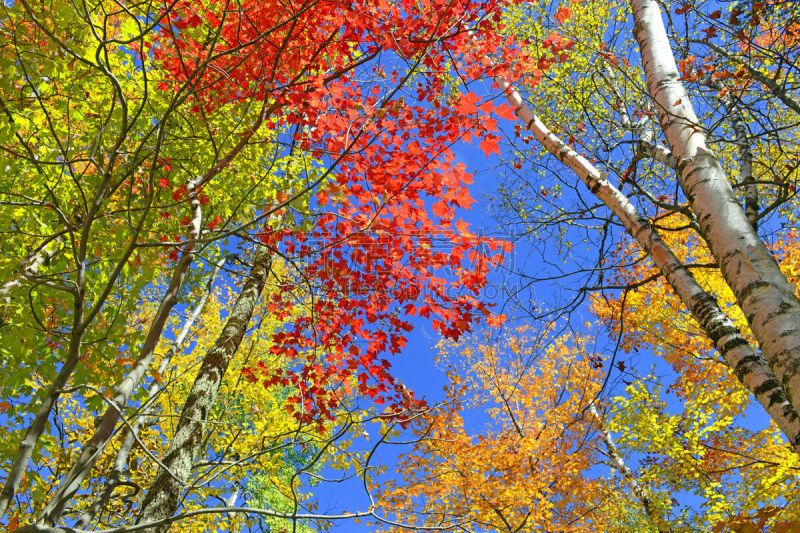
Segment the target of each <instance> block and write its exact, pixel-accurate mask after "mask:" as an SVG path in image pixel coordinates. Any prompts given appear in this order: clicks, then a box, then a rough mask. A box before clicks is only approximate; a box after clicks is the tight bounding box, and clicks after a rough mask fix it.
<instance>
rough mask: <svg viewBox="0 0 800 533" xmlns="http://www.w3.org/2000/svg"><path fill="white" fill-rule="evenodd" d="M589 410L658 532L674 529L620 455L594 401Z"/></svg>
mask: <svg viewBox="0 0 800 533" xmlns="http://www.w3.org/2000/svg"><path fill="white" fill-rule="evenodd" d="M588 411H589V414H591V415H592V416H593V417H594V418H595V420H597V429H598V431H599V432H600V438H601V439H602V440H603V444H605V447H606V455H607V456H608V458H609V459H611V461H612V462H613V463H614V468H616V469H617V471H618V472H619V473H620V475H621V476H622V479H624V480H625V483H626V484H627V485H628V488H629V489H631V493H633V495H634V496H635V497H636V499H637V500H639V502H640V503H641V504H642V508H643V509H644V512H645V514H646V515H647V516H648V518H650V521H651V522H653V525H655V526H656V528H657V529H658V532H659V533H670V532H671V531H672V529H671V528H670V527H669V524H668V523H667V521H666V520H664V517H663V516H661V513H660V512H659V511H658V509H656V508H655V507H653V500H651V499H650V495H648V494H647V491H646V490H645V489H644V487H642V484H641V483H639V480H638V479H636V475H635V474H634V473H633V471H632V470H631V469H630V468H629V467H628V465H627V463H625V459H623V458H622V455H620V453H619V450H618V449H617V445H616V444H614V439H613V438H612V437H611V432H610V431H608V428H606V425H605V423H604V422H603V419H602V418H601V416H600V413H599V412H598V411H597V408H595V406H594V404H593V403H590V404H589V408H588Z"/></svg>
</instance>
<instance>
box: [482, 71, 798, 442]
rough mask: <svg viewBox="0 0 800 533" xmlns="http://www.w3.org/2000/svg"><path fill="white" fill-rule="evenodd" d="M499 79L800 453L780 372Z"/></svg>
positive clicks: (626, 204)
mask: <svg viewBox="0 0 800 533" xmlns="http://www.w3.org/2000/svg"><path fill="white" fill-rule="evenodd" d="M494 80H495V83H497V84H498V86H499V87H500V89H501V90H502V91H503V93H504V94H505V96H506V98H507V99H508V102H509V104H511V106H512V107H513V108H514V110H515V113H516V115H517V116H518V117H519V118H520V119H522V121H523V122H524V123H525V125H526V128H527V129H528V131H530V132H531V133H533V134H534V136H535V137H536V139H537V140H538V141H539V142H540V143H541V144H542V146H544V147H545V148H546V149H547V150H548V151H549V152H550V153H551V154H552V155H554V156H556V157H557V158H558V159H559V160H560V161H561V162H563V163H564V164H565V165H567V166H568V167H569V168H570V169H572V170H573V171H574V172H575V173H576V174H577V175H578V177H580V179H581V180H582V181H583V183H584V184H585V185H586V186H587V187H588V188H589V190H590V191H591V192H592V193H593V194H594V195H595V196H596V197H597V198H598V199H599V200H600V201H602V202H603V203H604V204H605V205H606V206H607V207H608V208H609V209H611V211H612V212H613V213H614V214H615V215H616V217H617V218H618V219H619V221H620V222H621V223H622V225H623V226H624V227H625V229H626V230H627V231H628V233H630V234H631V236H633V238H634V239H636V241H637V242H638V243H639V245H640V246H641V247H642V249H643V250H644V251H645V252H646V253H647V254H648V255H649V256H650V259H651V260H652V261H653V263H654V264H655V265H656V266H657V267H658V269H659V270H660V271H661V273H662V274H663V275H664V277H665V278H666V279H667V281H668V282H669V284H670V286H671V287H672V288H673V290H674V291H675V293H676V294H677V295H678V297H679V298H680V299H681V301H682V302H683V303H684V305H686V307H687V308H688V309H689V311H690V312H691V313H692V316H694V318H695V320H697V322H698V323H699V324H700V327H701V328H702V329H703V331H704V332H705V334H706V335H707V336H708V338H709V339H711V341H712V342H713V343H714V346H715V347H716V348H717V350H718V351H719V353H720V354H721V355H722V357H723V359H724V360H725V362H726V363H727V364H728V366H730V368H731V369H732V370H733V371H734V373H735V374H736V377H737V378H738V379H739V380H740V381H741V382H742V384H743V385H744V386H745V387H746V388H747V390H748V391H750V392H751V393H752V394H753V396H755V398H756V400H757V401H758V402H759V403H760V404H761V405H762V406H763V407H764V409H765V410H766V411H767V413H768V414H769V415H770V416H771V417H772V419H773V420H774V421H775V423H776V424H777V425H778V427H780V428H781V431H783V432H784V434H785V435H786V437H787V438H788V440H789V443H790V445H791V446H792V449H794V451H795V452H796V453H800V417H798V415H797V412H796V411H795V410H794V409H793V408H792V405H791V404H790V403H789V401H787V399H786V395H785V393H784V391H783V389H782V387H781V385H780V383H779V382H778V380H777V379H776V377H775V374H774V373H773V372H772V370H771V369H770V368H769V366H768V365H767V364H766V362H765V361H764V360H763V359H762V358H761V356H759V355H758V354H757V353H755V351H754V350H753V348H752V347H751V346H750V344H749V343H748V342H747V340H746V339H745V338H744V337H743V336H742V334H741V332H740V331H739V330H738V328H737V327H736V325H735V324H734V323H733V321H732V320H731V319H730V318H729V317H728V315H726V314H725V313H724V312H723V311H722V309H720V307H719V305H718V304H717V302H716V300H715V299H714V297H713V296H711V295H710V294H709V293H707V292H706V291H705V290H704V289H703V288H702V287H701V286H700V285H699V284H698V283H697V280H695V278H694V276H693V275H692V274H691V272H690V271H689V270H688V269H687V268H685V266H684V265H683V263H682V262H681V261H680V259H678V257H677V256H676V255H675V254H674V253H673V251H672V249H670V247H669V246H668V245H667V244H666V243H665V242H664V241H663V240H662V239H661V237H660V236H659V234H658V232H656V231H655V229H654V228H653V227H652V226H651V225H650V222H649V221H648V220H647V219H646V218H645V217H643V216H642V215H641V214H640V213H639V212H638V210H637V209H636V207H635V206H634V205H633V204H632V203H631V202H630V200H629V199H628V198H627V197H626V196H625V195H624V194H623V193H622V192H620V191H619V189H617V188H616V187H615V186H614V185H612V184H611V183H610V182H609V181H608V180H607V179H606V178H605V176H604V175H602V174H601V173H600V171H598V170H597V168H596V167H595V166H594V165H592V164H591V163H590V162H589V161H588V160H587V159H586V158H585V157H583V156H581V155H580V154H578V153H577V152H576V151H575V150H573V149H572V148H571V147H570V146H569V145H567V144H566V143H564V142H563V141H562V140H561V139H559V138H558V137H557V136H556V135H554V134H553V133H552V132H551V131H550V130H548V129H547V127H546V126H545V125H544V124H543V123H542V121H541V120H539V117H537V116H536V115H534V114H533V112H532V111H531V110H530V108H529V107H528V106H527V105H526V104H525V102H524V100H523V99H522V96H521V95H520V94H519V93H518V92H517V91H516V90H515V89H514V88H513V87H512V86H511V84H509V83H508V82H507V81H506V80H505V79H503V78H501V77H499V76H498V77H495V78H494ZM745 221H746V219H745ZM748 227H749V223H748Z"/></svg>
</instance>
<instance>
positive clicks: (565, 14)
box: [555, 6, 572, 24]
mask: <svg viewBox="0 0 800 533" xmlns="http://www.w3.org/2000/svg"><path fill="white" fill-rule="evenodd" d="M571 16H572V11H571V10H570V8H568V7H567V6H561V7H559V8H558V11H556V15H555V19H556V20H557V21H558V23H559V24H564V21H565V20H567V19H568V18H570V17H571Z"/></svg>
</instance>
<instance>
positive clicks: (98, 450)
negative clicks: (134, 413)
mask: <svg viewBox="0 0 800 533" xmlns="http://www.w3.org/2000/svg"><path fill="white" fill-rule="evenodd" d="M186 190H187V194H188V195H189V198H190V200H191V206H192V211H193V217H192V220H191V229H190V231H189V238H188V240H187V242H186V244H185V245H184V247H183V251H182V253H181V258H180V260H179V261H178V264H177V265H176V266H175V270H174V272H173V275H172V279H171V280H170V283H169V286H168V287H167V290H166V292H165V294H164V297H163V298H162V299H161V303H160V304H159V306H158V310H157V311H156V314H155V317H154V318H153V322H152V323H151V325H150V329H149V330H148V331H147V336H146V337H145V340H144V342H143V343H142V347H141V350H140V352H139V358H138V359H137V360H136V362H135V363H134V365H133V367H132V368H131V370H130V372H129V373H128V375H127V376H126V377H125V379H124V380H123V382H122V383H121V384H120V386H119V387H118V388H117V391H116V393H115V394H114V397H113V398H112V399H111V402H110V405H109V406H108V408H107V409H106V411H105V412H104V413H103V415H102V417H101V418H100V422H99V423H98V424H97V428H96V429H95V431H94V433H93V434H92V436H91V437H90V438H89V440H88V441H86V443H85V444H84V445H83V448H82V449H81V454H80V455H79V456H78V459H77V460H76V461H75V463H74V464H73V465H72V468H70V470H69V472H68V473H67V475H66V476H64V479H62V481H61V483H59V485H58V488H57V489H56V491H55V493H54V494H53V496H52V498H50V501H48V502H47V505H45V507H44V509H43V510H42V512H41V513H40V515H39V518H38V520H37V523H39V524H45V525H49V526H52V525H55V523H56V522H57V521H58V520H59V518H61V515H62V514H63V512H64V508H65V506H66V505H67V503H68V502H69V500H70V499H71V498H72V496H74V495H75V493H76V492H77V491H78V489H80V487H81V484H82V483H83V481H84V479H86V476H87V475H88V474H89V472H90V471H91V469H92V466H94V464H95V463H96V462H97V460H98V459H99V458H100V456H101V454H102V453H103V450H104V449H105V447H106V445H107V444H108V442H109V441H110V440H111V437H112V436H113V434H114V430H115V429H116V427H117V424H118V423H119V420H120V418H121V417H122V411H123V409H124V408H125V404H126V403H127V402H128V400H129V399H130V397H131V395H132V394H133V393H134V392H135V391H136V389H137V388H138V387H139V383H140V382H141V380H142V378H143V377H144V375H145V373H146V372H147V369H148V368H149V367H150V361H151V360H152V359H153V354H154V353H155V349H156V345H157V344H158V342H159V340H160V339H161V335H162V333H163V331H164V326H165V324H166V322H167V318H168V317H169V313H170V311H172V308H173V307H174V306H175V304H176V303H177V302H178V293H179V292H180V290H181V288H182V287H183V282H184V280H185V278H186V274H187V272H188V270H189V266H190V265H191V263H192V252H193V251H194V249H195V246H196V243H197V239H198V238H199V237H200V231H201V227H202V209H201V206H200V202H199V200H198V199H197V194H196V192H195V191H196V187H195V183H194V181H190V182H189V183H187V187H186Z"/></svg>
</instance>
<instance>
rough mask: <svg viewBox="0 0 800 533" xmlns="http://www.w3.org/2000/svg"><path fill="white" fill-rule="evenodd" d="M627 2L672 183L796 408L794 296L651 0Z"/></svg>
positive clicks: (799, 342) (799, 374)
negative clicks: (718, 149)
mask: <svg viewBox="0 0 800 533" xmlns="http://www.w3.org/2000/svg"><path fill="white" fill-rule="evenodd" d="M631 8H632V11H633V20H634V35H635V37H636V40H637V41H638V43H639V48H640V50H641V55H642V65H643V66H644V71H645V78H646V82H647V89H648V92H649V94H650V97H651V98H652V99H653V101H654V102H655V106H656V110H657V112H658V117H659V121H660V123H661V128H662V129H663V131H664V134H665V136H666V139H667V144H668V145H669V148H670V149H671V150H672V153H673V154H674V155H675V157H676V158H677V159H678V172H677V176H678V182H679V183H680V186H681V188H682V189H683V192H684V194H685V195H686V197H687V199H688V200H689V203H690V205H691V208H692V211H693V212H694V213H695V215H696V217H697V221H698V223H699V226H700V230H701V232H702V234H703V236H704V238H705V239H706V240H707V242H708V244H709V247H710V248H711V252H712V253H713V254H714V257H715V258H716V259H717V261H718V262H719V265H720V270H721V271H722V274H723V276H724V277H725V280H726V281H727V283H728V285H729V286H730V287H731V289H732V290H733V293H734V295H735V296H736V300H737V302H738V304H739V306H740V307H741V309H742V311H743V312H744V315H745V317H746V318H747V321H748V323H749V324H750V327H751V328H752V330H753V333H754V335H755V337H756V339H757V340H758V343H759V346H760V347H761V350H762V352H763V354H764V358H765V359H766V361H767V363H768V364H769V366H770V368H771V369H772V371H773V372H774V373H775V375H776V376H777V377H778V380H779V382H780V385H781V386H782V388H783V389H784V391H785V392H786V396H787V397H788V399H789V402H790V403H791V404H792V406H794V408H795V409H797V408H798V406H800V300H798V299H797V297H796V296H795V288H794V287H793V286H792V285H791V284H790V283H789V282H788V281H787V280H786V277H785V276H784V275H783V273H782V272H781V271H780V268H778V264H777V262H776V261H775V259H774V258H773V256H772V254H771V253H770V252H769V250H767V248H766V246H764V243H763V242H762V241H761V239H760V238H759V237H758V235H757V234H756V232H755V231H754V230H753V227H752V225H751V224H750V221H749V220H748V219H747V216H746V215H745V213H744V211H743V210H742V207H741V205H740V203H739V201H738V199H737V198H736V195H735V194H734V192H733V189H732V188H731V185H730V182H729V181H728V178H727V176H726V175H725V171H724V170H723V169H722V167H721V166H720V163H719V161H718V159H717V157H716V156H715V155H714V153H713V152H712V151H711V150H709V148H708V146H707V144H706V138H705V135H704V133H703V126H702V124H700V121H699V120H698V118H697V116H696V115H695V112H694V109H693V107H692V104H691V102H690V100H689V96H688V94H687V93H686V90H685V89H684V87H683V84H682V83H681V82H680V79H679V74H678V69H677V66H676V64H675V59H674V57H673V55H672V47H671V45H670V42H669V40H668V39H667V34H666V30H665V29H664V22H663V20H662V17H661V10H660V9H659V7H658V4H657V2H656V1H655V0H631Z"/></svg>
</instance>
